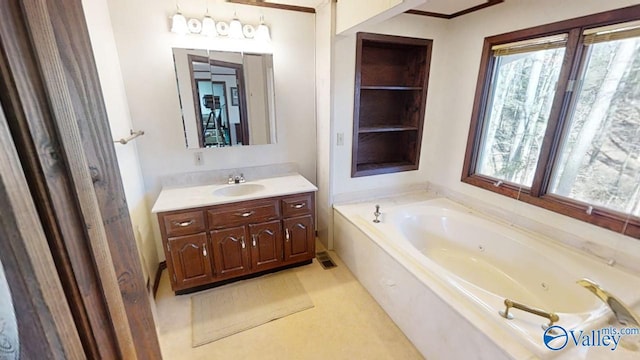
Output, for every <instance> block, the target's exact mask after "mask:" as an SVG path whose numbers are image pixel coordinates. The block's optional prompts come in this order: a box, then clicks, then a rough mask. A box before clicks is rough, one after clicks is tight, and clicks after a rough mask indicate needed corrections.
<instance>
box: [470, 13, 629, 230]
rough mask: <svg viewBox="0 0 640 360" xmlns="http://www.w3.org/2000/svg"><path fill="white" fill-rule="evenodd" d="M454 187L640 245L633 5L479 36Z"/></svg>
mask: <svg viewBox="0 0 640 360" xmlns="http://www.w3.org/2000/svg"><path fill="white" fill-rule="evenodd" d="M462 180H463V181H465V182H467V183H470V184H473V185H476V186H480V187H482V188H485V189H487V190H491V191H494V192H498V193H501V194H504V195H507V196H511V197H514V198H517V199H519V200H522V201H526V202H529V203H532V204H534V205H538V206H541V207H544V208H547V209H550V210H553V211H556V212H559V213H562V214H565V215H569V216H572V217H575V218H578V219H581V220H584V221H588V222H591V223H594V224H597V225H599V226H602V227H605V228H608V229H611V230H614V231H619V232H622V233H625V234H627V235H630V236H633V237H636V238H640V6H632V7H629V8H625V9H619V10H614V11H610V12H607V13H602V14H596V15H591V16H586V17H583V18H578V19H572V20H567V21H564V22H559V23H554V24H549V25H545V26H540V27H536V28H532V29H526V30H521V31H516V32H513V33H509V34H503V35H498V36H493V37H489V38H486V39H485V46H484V50H483V59H482V63H481V70H480V74H479V79H478V89H477V91H476V99H475V104H474V110H473V115H472V121H471V129H470V132H469V142H468V146H467V154H466V159H465V165H464V171H463V175H462Z"/></svg>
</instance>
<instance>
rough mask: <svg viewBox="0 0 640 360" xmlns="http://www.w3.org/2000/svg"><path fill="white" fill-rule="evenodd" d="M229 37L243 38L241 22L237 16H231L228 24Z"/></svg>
mask: <svg viewBox="0 0 640 360" xmlns="http://www.w3.org/2000/svg"><path fill="white" fill-rule="evenodd" d="M229 37H230V38H232V39H242V38H244V34H243V33H242V24H241V23H240V20H238V18H233V20H231V23H230V24H229Z"/></svg>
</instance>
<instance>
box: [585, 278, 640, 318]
mask: <svg viewBox="0 0 640 360" xmlns="http://www.w3.org/2000/svg"><path fill="white" fill-rule="evenodd" d="M577 283H578V285H580V286H582V287H584V288H585V289H587V290H589V291H591V292H592V293H594V294H595V295H596V296H597V297H598V298H599V299H600V300H602V302H604V303H605V304H607V306H609V309H611V311H612V312H613V315H615V317H616V319H617V320H618V322H619V323H620V324H621V325H624V326H635V327H637V328H640V317H639V316H638V315H637V314H635V313H634V312H633V311H632V310H631V309H630V308H629V307H628V306H627V305H625V304H624V303H623V302H622V301H620V300H619V299H618V298H617V297H615V296H614V295H613V294H611V293H610V292H608V291H606V290H603V289H602V288H601V287H600V285H598V284H597V283H596V282H594V281H593V280H589V279H586V278H585V279H582V280H578V281H577Z"/></svg>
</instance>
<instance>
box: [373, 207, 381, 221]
mask: <svg viewBox="0 0 640 360" xmlns="http://www.w3.org/2000/svg"><path fill="white" fill-rule="evenodd" d="M380 215H381V212H380V205H376V211H375V212H374V213H373V216H375V217H376V218H375V219H373V222H374V223H376V224H377V223H379V222H380V220H379V219H378V217H380Z"/></svg>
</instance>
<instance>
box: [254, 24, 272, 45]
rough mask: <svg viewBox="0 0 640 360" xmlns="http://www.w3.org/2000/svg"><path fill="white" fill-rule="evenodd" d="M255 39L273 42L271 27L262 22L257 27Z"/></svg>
mask: <svg viewBox="0 0 640 360" xmlns="http://www.w3.org/2000/svg"><path fill="white" fill-rule="evenodd" d="M255 39H256V40H258V41H262V42H271V35H270V34H269V27H268V26H267V25H265V24H264V23H260V25H258V28H257V29H256V36H255Z"/></svg>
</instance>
